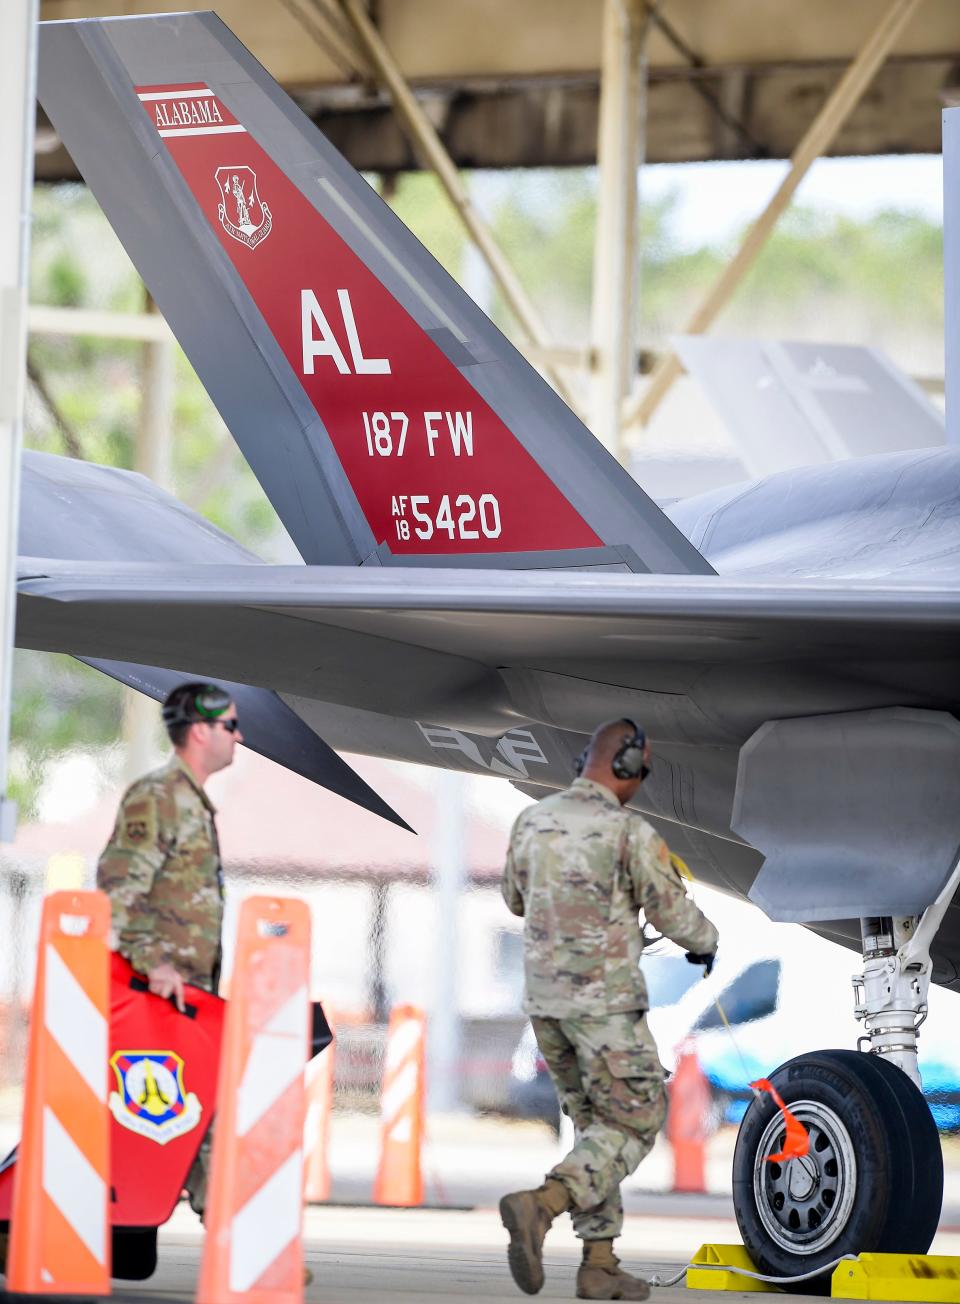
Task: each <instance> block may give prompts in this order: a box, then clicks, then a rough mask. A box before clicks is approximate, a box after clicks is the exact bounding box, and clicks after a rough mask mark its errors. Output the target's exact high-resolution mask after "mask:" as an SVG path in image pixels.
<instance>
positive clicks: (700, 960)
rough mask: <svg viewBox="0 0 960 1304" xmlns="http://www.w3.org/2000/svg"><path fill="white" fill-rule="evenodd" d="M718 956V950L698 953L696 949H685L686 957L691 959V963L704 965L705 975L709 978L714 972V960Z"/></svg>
mask: <svg viewBox="0 0 960 1304" xmlns="http://www.w3.org/2000/svg"><path fill="white" fill-rule="evenodd" d="M716 958H717V953H716V951H710V952H708V954H706V955H698V954H697V953H696V951H685V952H684V959H685V960H689V961H690V963H691V964H702V965H703V976H704V978H709V977H710V975H711V973H713V962H714V960H716Z"/></svg>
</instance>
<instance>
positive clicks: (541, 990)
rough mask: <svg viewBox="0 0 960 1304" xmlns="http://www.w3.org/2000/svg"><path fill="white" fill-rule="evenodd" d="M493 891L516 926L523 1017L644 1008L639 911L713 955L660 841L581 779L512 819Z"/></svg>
mask: <svg viewBox="0 0 960 1304" xmlns="http://www.w3.org/2000/svg"><path fill="white" fill-rule="evenodd" d="M501 890H502V892H503V899H504V900H505V901H506V903H507V906H508V908H509V909H510V910H511V911H512V912H513V913H514V914H515V915H523V916H524V919H525V927H524V947H523V950H524V970H525V975H526V1000H525V1003H524V1009H525V1010H526V1012H527V1013H528V1014H531V1015H539V1016H543V1017H546V1018H555V1019H570V1018H576V1017H579V1018H602V1017H603V1016H604V1015H607V1014H615V1013H620V1012H624V1011H627V1010H645V1009H647V1007H648V1001H647V989H646V983H645V982H644V979H643V974H642V973H641V971H640V967H639V966H640V953H641V951H642V950H643V936H642V934H641V932H640V924H639V920H638V918H637V916H638V912H639V911H640V910H643V912H644V914H645V915H646V918H647V919H648V920H649V921H650V923H651V924H652V925H653V926H654V927H655V928H656V929H657V931H658V932H661V933H664V934H665V935H666V936H667V937H669V938H670V939H671V940H672V941H674V942H676V943H677V944H678V945H679V946H682V947H684V948H685V949H687V950H690V951H697V952H701V953H703V952H708V951H714V950H715V949H716V946H717V930H716V929H715V928H714V926H713V924H711V923H710V921H709V920H708V919H707V918H705V916H704V915H702V914H701V912H700V911H699V910H698V908H697V907H696V906H695V905H694V903H693V902H692V901H691V900H690V898H689V897H688V896H687V894H686V891H685V890H684V886H683V883H682V881H681V879H680V876H679V875H678V874H677V872H676V871H675V870H674V869H673V867H672V866H671V864H670V853H669V851H668V849H667V844H666V843H665V842H664V840H663V839H662V838H661V837H660V836H659V834H657V833H656V832H655V831H654V830H653V829H652V828H651V827H650V825H649V824H648V823H647V822H646V820H644V819H642V818H641V817H640V816H639V815H637V814H635V813H633V812H631V811H628V810H626V809H625V808H624V807H623V806H621V805H620V803H619V801H618V800H617V798H616V796H615V795H614V794H613V793H612V792H611V791H610V790H609V788H605V787H604V786H603V785H602V784H599V783H594V782H593V781H592V780H590V779H577V780H576V781H575V782H574V783H573V784H571V786H570V787H569V788H567V789H565V790H564V791H563V792H558V793H553V794H552V795H551V796H549V797H545V798H544V799H543V800H542V801H540V802H538V803H537V805H535V806H529V807H528V808H527V809H526V810H524V811H521V813H520V815H519V817H518V818H517V821H516V823H515V824H514V826H513V831H512V832H511V834H510V847H509V850H508V852H507V863H506V868H505V869H504V873H503V882H502V884H501Z"/></svg>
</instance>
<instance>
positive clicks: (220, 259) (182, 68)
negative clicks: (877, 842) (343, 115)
mask: <svg viewBox="0 0 960 1304" xmlns="http://www.w3.org/2000/svg"><path fill="white" fill-rule="evenodd" d="M38 80H39V95H40V100H41V103H42V104H43V107H44V109H45V110H46V112H47V114H48V115H49V117H50V119H51V121H52V122H53V124H54V126H55V127H56V129H57V131H58V132H59V133H60V135H61V137H62V138H63V141H64V143H65V145H66V147H67V148H68V150H69V151H70V153H71V155H72V156H73V159H74V161H75V163H76V164H77V166H78V168H79V169H80V171H81V173H82V174H83V176H84V177H85V179H86V180H87V182H88V184H89V185H90V187H91V189H92V190H93V192H94V194H95V195H96V196H97V199H98V200H99V201H100V203H101V205H102V206H103V208H104V210H105V211H106V214H107V216H108V218H109V219H110V221H111V223H112V224H113V226H114V228H115V230H116V231H117V233H118V235H119V237H120V239H121V240H122V242H123V244H124V245H125V247H126V249H127V251H128V253H129V254H130V256H131V258H132V259H133V261H134V263H135V264H136V266H137V267H138V269H139V271H140V273H141V275H142V276H143V278H144V280H145V281H146V283H147V285H148V286H149V287H150V290H151V293H152V294H153V295H154V297H155V299H156V301H157V303H158V304H159V306H160V308H161V310H162V311H163V313H164V315H165V316H166V318H167V320H168V322H169V323H170V325H171V327H172V328H173V330H174V332H175V333H176V335H177V337H178V339H179V340H180V342H181V344H182V345H183V347H184V349H185V351H186V353H187V355H188V357H189V358H190V360H191V362H192V363H193V365H194V367H195V368H196V370H197V372H198V373H199V375H200V378H201V379H202V381H203V383H204V385H205V386H206V388H207V391H208V392H209V394H210V396H211V398H212V399H213V401H214V402H215V403H216V405H217V407H218V408H219V410H220V412H221V414H222V415H223V418H224V420H225V421H226V423H227V425H228V427H229V428H230V430H231V432H232V433H233V435H234V436H235V438H236V439H237V441H238V443H239V444H240V447H241V448H242V450H243V452H244V454H245V456H246V458H247V460H248V461H249V463H250V464H251V466H252V467H253V469H254V471H255V473H256V475H257V476H258V478H259V480H260V482H261V484H262V485H263V487H264V489H265V491H266V493H267V494H268V496H269V498H270V500H271V501H272V503H273V505H274V507H275V508H276V510H277V512H278V514H279V515H280V517H281V519H282V520H283V522H284V525H285V526H286V527H287V529H288V530H289V532H290V534H291V536H292V537H293V539H294V541H295V543H296V544H297V546H298V547H299V549H300V551H301V553H302V555H303V557H304V559H305V560H306V561H308V562H315V563H317V562H323V563H335V564H358V563H364V562H369V563H374V564H376V563H380V564H390V563H398V562H399V563H401V564H410V563H415V562H416V561H417V560H419V561H420V564H423V560H424V559H425V558H428V557H429V558H430V559H431V561H432V563H433V564H457V565H464V564H467V565H469V564H471V563H472V564H474V565H476V564H477V563H478V562H481V563H482V564H484V565H486V566H504V565H508V566H509V565H514V566H522V567H550V566H573V567H592V566H600V567H603V568H605V569H619V570H638V571H653V572H659V573H678V574H684V573H694V574H705V573H710V571H711V568H710V566H709V565H708V563H707V562H706V561H705V560H704V559H703V557H702V556H701V555H700V554H699V553H698V552H697V551H696V549H695V548H694V547H693V546H692V545H691V544H690V543H689V542H688V541H687V540H686V539H685V538H684V536H683V535H682V534H681V533H680V531H679V530H678V529H676V527H675V526H674V525H673V524H672V523H671V522H670V521H669V520H668V519H667V518H666V517H665V516H664V515H663V513H662V512H660V511H659V509H658V508H657V507H656V506H655V504H654V503H653V502H652V501H651V500H650V499H649V498H648V497H647V496H646V495H645V494H644V493H643V492H642V490H641V489H640V488H639V487H638V486H637V485H636V484H635V483H634V481H633V480H632V479H631V478H630V476H629V475H628V474H627V473H626V472H625V471H624V470H623V468H622V467H620V465H619V464H618V463H617V462H616V460H615V459H614V458H613V457H611V456H610V455H609V454H608V453H607V452H606V451H605V450H604V449H603V448H602V446H601V445H600V444H599V442H598V441H597V440H595V439H594V438H593V437H592V436H591V434H590V433H589V431H588V430H587V429H586V428H585V427H584V426H583V425H582V424H581V422H580V421H579V420H578V419H577V417H576V416H575V415H574V414H573V413H572V412H571V411H570V410H569V408H567V406H566V405H565V404H564V403H563V402H562V401H561V399H560V398H559V397H558V396H557V395H556V394H555V393H554V392H553V390H552V389H551V388H550V387H549V385H547V384H546V382H545V381H544V380H543V379H542V378H541V377H540V375H539V374H538V373H537V372H536V371H535V370H534V369H533V368H532V367H530V366H529V365H528V364H527V362H526V361H525V360H524V359H523V358H522V357H521V356H520V354H519V353H518V352H517V351H516V350H515V349H514V348H513V347H512V346H511V345H510V344H509V343H508V341H507V340H506V339H505V338H504V337H503V335H502V334H501V333H500V332H499V331H498V330H497V329H496V328H495V327H494V326H493V325H492V324H491V322H490V321H489V320H488V319H487V318H486V317H485V316H484V314H483V313H482V312H481V311H480V310H479V309H478V308H477V307H476V305H475V304H474V303H473V302H472V301H471V300H470V298H469V297H468V296H467V295H466V294H465V293H464V292H463V291H462V290H461V289H460V288H459V287H458V286H457V285H456V283H455V282H454V281H452V280H451V279H450V277H449V276H447V274H446V273H445V272H444V271H443V270H442V268H440V266H439V265H438V264H437V263H436V262H435V260H434V259H433V258H432V257H431V256H430V255H429V254H428V253H427V252H426V250H425V249H424V248H423V247H422V245H420V243H419V242H418V241H417V240H416V239H415V237H414V236H413V235H411V233H410V232H409V231H408V230H407V229H406V227H405V226H404V225H403V223H402V222H400V220H399V219H398V218H397V217H396V216H395V214H393V213H392V212H391V210H390V209H389V207H388V206H387V205H386V204H385V203H383V201H382V200H381V199H380V198H379V197H378V196H377V195H376V193H375V192H374V191H373V190H372V189H371V187H370V186H368V185H367V183H366V182H365V181H363V179H362V178H361V177H360V176H359V175H358V174H357V173H356V172H355V171H354V169H353V168H352V167H351V166H350V165H349V164H348V163H347V162H346V161H345V160H344V159H343V158H342V157H341V156H340V155H339V154H338V153H337V151H336V150H335V149H334V148H333V147H332V146H331V145H330V144H329V143H328V142H327V141H326V140H325V138H324V137H323V136H322V135H321V134H320V133H319V132H318V131H317V130H316V128H315V127H314V126H313V125H312V124H311V123H310V121H309V120H308V119H307V118H306V117H305V116H304V115H303V114H302V113H301V112H300V111H299V109H297V107H296V106H295V105H294V104H293V103H292V101H291V100H290V99H289V98H288V97H287V96H286V95H285V94H284V92H283V91H282V90H281V89H280V88H279V87H278V86H277V84H276V83H275V82H274V81H273V80H272V79H271V78H270V77H269V75H268V74H267V73H266V72H265V71H264V70H263V68H261V67H260V66H259V64H257V63H256V61H255V60H254V59H253V58H252V56H251V55H250V54H249V53H248V51H247V50H245V49H244V48H243V46H242V45H241V44H240V43H239V42H238V41H237V40H236V38H235V37H233V36H232V34H231V33H230V32H229V31H228V30H227V28H225V27H224V26H223V24H222V23H221V22H220V20H219V19H218V18H216V17H215V16H214V15H212V14H167V15H158V16H149V17H134V18H120V19H93V20H87V21H82V22H61V23H49V24H44V25H43V30H42V33H41V41H40V65H39V79H38Z"/></svg>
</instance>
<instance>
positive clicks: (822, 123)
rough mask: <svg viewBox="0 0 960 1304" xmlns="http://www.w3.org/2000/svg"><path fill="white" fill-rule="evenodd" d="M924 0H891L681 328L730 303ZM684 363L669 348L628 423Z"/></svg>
mask: <svg viewBox="0 0 960 1304" xmlns="http://www.w3.org/2000/svg"><path fill="white" fill-rule="evenodd" d="M922 2H923V0H893V3H892V4H891V5H890V7H889V8H888V9H887V12H886V14H885V15H884V17H883V19H882V20H881V21H880V23H879V24H878V25H877V28H876V30H875V31H874V32H873V33H872V34H871V36H870V38H869V40H868V41H867V42H866V44H865V45H864V47H863V49H862V50H861V51H860V53H859V54H858V55H857V57H856V58H855V59H854V60H853V62H852V63H851V64H850V66H849V67H848V68H847V70H846V72H845V73H844V74H843V76H842V77H841V78H840V81H839V82H838V83H837V85H836V87H835V89H834V91H833V94H832V95H831V96H830V97H829V98H828V100H827V102H826V104H824V106H823V108H822V109H821V110H820V112H819V113H818V114H817V116H816V118H815V119H814V121H813V122H812V124H811V125H810V127H809V128H808V130H807V132H806V135H805V136H804V137H803V139H802V140H801V141H800V144H799V145H798V146H797V148H796V149H795V150H794V152H793V156H792V158H791V160H790V169H789V171H788V172H787V175H786V176H785V177H784V179H783V181H782V182H781V183H780V186H779V188H778V189H777V192H776V194H775V195H774V196H773V198H772V199H771V200H770V202H769V204H768V205H767V207H766V208H765V209H764V211H763V212H762V213H761V214H760V216H759V217H758V218H757V220H756V221H755V222H754V224H753V226H751V228H750V230H749V231H748V232H747V234H746V236H745V238H744V241H743V244H742V245H741V246H740V248H739V249H738V250H737V252H736V253H735V254H734V256H733V258H732V259H731V260H730V262H729V263H728V264H727V266H726V267H725V268H724V270H723V271H722V272H721V274H720V276H719V277H718V279H717V281H716V282H715V283H714V285H713V287H712V288H711V290H710V292H709V294H708V295H707V297H706V298H705V299H704V301H703V303H702V304H701V305H700V307H699V308H698V309H697V311H696V312H695V313H694V314H693V316H692V317H691V318H690V319H689V321H688V322H687V323H686V325H685V326H684V327H683V329H682V330H681V331H680V332H679V333H680V334H683V335H699V334H701V333H702V332H703V331H705V330H707V329H708V328H709V327H710V326H711V325H712V323H713V321H714V320H715V319H716V317H717V315H718V314H719V313H720V311H721V310H722V309H723V308H725V307H726V305H727V304H728V303H729V301H730V299H731V298H732V296H733V293H734V291H735V290H736V289H737V287H738V286H739V285H740V283H741V282H742V280H743V278H744V276H745V275H746V273H747V272H748V271H749V270H750V268H751V267H752V266H753V264H754V261H755V260H756V257H757V255H758V254H759V253H760V251H761V250H762V249H763V246H764V245H765V244H766V242H767V240H768V239H769V237H770V234H771V232H772V231H773V229H774V227H775V226H776V224H777V222H778V221H779V219H780V217H781V215H782V214H783V213H784V211H785V210H786V208H787V207H788V205H789V203H790V201H791V199H792V198H793V195H794V192H795V191H796V189H797V187H798V186H799V184H800V182H801V181H802V180H803V178H804V177H805V176H806V175H807V172H808V171H809V170H810V168H811V166H812V165H813V164H814V163H815V162H816V160H817V159H818V158H819V157H820V155H821V154H823V153H825V152H826V151H827V150H828V149H829V148H830V145H831V143H832V142H833V140H834V139H835V137H836V135H837V132H838V131H839V130H840V128H841V127H842V126H843V124H844V123H845V122H846V120H847V118H848V117H849V115H850V113H851V111H852V110H853V109H854V108H855V107H856V105H857V103H858V102H859V100H860V97H861V96H862V94H863V92H864V91H865V90H866V89H867V87H868V86H869V85H870V83H871V81H873V79H874V77H875V76H876V74H877V72H878V71H879V69H880V67H881V66H882V64H883V62H884V60H885V59H886V57H887V55H888V54H889V53H890V51H891V49H892V48H893V46H894V45H895V43H896V41H897V38H898V37H899V35H900V33H901V32H902V31H903V29H904V27H906V25H907V23H908V22H909V21H910V19H911V18H913V17H914V15H915V14H916V12H917V10H918V9H919V8H920V5H921V4H922ZM682 370H683V368H682V367H681V365H680V360H679V359H678V357H677V355H676V354H675V353H674V352H673V350H672V349H669V350H667V351H666V352H665V353H664V354H663V356H662V357H661V359H660V361H659V362H658V363H657V365H656V367H655V368H654V369H653V372H652V374H651V376H650V382H649V384H648V385H647V388H646V389H645V390H644V392H643V394H642V395H641V397H640V398H639V399H637V400H634V401H633V402H631V403H628V404H627V406H626V408H625V410H624V425H625V426H627V425H632V424H634V423H639V424H640V425H646V424H647V422H648V421H649V420H650V418H651V417H652V416H653V414H654V412H656V410H657V408H658V407H659V406H660V404H661V402H662V401H663V399H664V398H665V397H666V395H667V393H668V391H669V390H670V388H671V386H672V385H673V382H674V381H675V380H676V379H677V377H678V376H679V375H680V374H681V372H682Z"/></svg>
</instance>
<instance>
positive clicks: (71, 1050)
mask: <svg viewBox="0 0 960 1304" xmlns="http://www.w3.org/2000/svg"><path fill="white" fill-rule="evenodd" d="M43 1021H44V1023H45V1024H46V1027H47V1031H48V1032H49V1033H50V1035H51V1036H52V1037H53V1039H54V1041H55V1042H56V1043H57V1045H58V1046H59V1047H60V1049H61V1050H62V1051H63V1053H64V1055H66V1057H67V1059H68V1060H69V1061H70V1063H71V1064H73V1066H74V1067H75V1068H76V1070H77V1072H78V1073H79V1075H80V1076H81V1077H82V1078H83V1080H84V1082H86V1084H87V1086H88V1087H89V1088H90V1090H91V1091H92V1092H93V1093H94V1095H95V1096H96V1097H97V1099H98V1100H106V1098H107V1021H106V1019H105V1018H104V1017H103V1015H102V1014H101V1013H100V1011H99V1010H98V1009H97V1007H96V1006H95V1005H94V1003H93V1001H91V999H90V997H89V996H88V995H87V993H86V992H85V991H84V990H83V988H82V987H81V986H80V984H79V983H78V982H77V980H76V978H74V976H73V974H72V973H71V972H70V970H69V969H68V967H67V966H66V964H64V962H63V960H62V959H61V958H60V955H59V953H58V951H57V949H56V947H54V946H52V945H51V944H50V943H49V942H48V943H47V952H46V992H45V995H44V1002H43Z"/></svg>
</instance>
